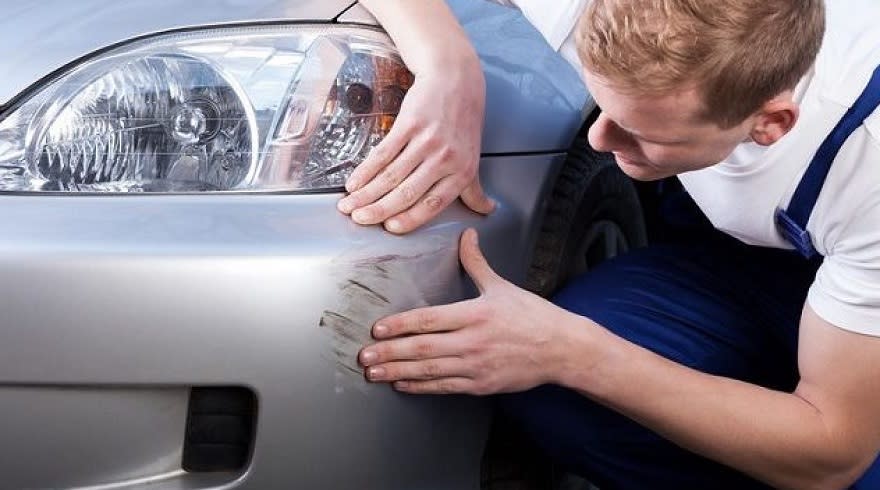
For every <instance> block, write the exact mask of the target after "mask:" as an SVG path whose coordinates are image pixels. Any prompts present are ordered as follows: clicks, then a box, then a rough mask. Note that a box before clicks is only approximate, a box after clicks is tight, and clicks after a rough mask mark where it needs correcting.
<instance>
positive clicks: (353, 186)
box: [345, 179, 361, 192]
mask: <svg viewBox="0 0 880 490" xmlns="http://www.w3.org/2000/svg"><path fill="white" fill-rule="evenodd" d="M360 187H361V184H360V182H358V181H356V180H354V179H349V180H348V182H346V183H345V190H347V191H348V192H354V191H356V190H358V189H360Z"/></svg>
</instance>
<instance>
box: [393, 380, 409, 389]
mask: <svg viewBox="0 0 880 490" xmlns="http://www.w3.org/2000/svg"><path fill="white" fill-rule="evenodd" d="M407 386H409V385H408V384H407V382H406V381H398V382H396V383H394V389H395V390H405V389H406V387H407Z"/></svg>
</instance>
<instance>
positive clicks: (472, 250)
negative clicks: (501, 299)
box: [458, 228, 502, 293]
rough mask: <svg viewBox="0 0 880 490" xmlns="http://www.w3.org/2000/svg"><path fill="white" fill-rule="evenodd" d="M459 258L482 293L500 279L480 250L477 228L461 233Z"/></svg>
mask: <svg viewBox="0 0 880 490" xmlns="http://www.w3.org/2000/svg"><path fill="white" fill-rule="evenodd" d="M458 255H459V258H460V259H461V265H462V266H464V270H465V271H466V272H467V273H468V275H469V276H470V277H471V279H472V280H473V281H474V284H475V285H476V286H477V289H478V290H479V291H480V293H483V292H484V291H485V290H486V289H487V288H488V287H489V286H491V285H492V284H494V283H497V282H498V281H501V280H502V279H501V277H500V276H498V274H496V273H495V271H493V270H492V267H490V266H489V262H488V261H486V257H484V256H483V252H481V251H480V245H479V243H478V239H477V230H474V229H473V228H468V229H467V230H465V231H464V233H462V234H461V240H460V241H459V252H458Z"/></svg>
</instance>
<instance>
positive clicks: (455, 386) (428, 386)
mask: <svg viewBox="0 0 880 490" xmlns="http://www.w3.org/2000/svg"><path fill="white" fill-rule="evenodd" d="M393 386H394V389H395V390H397V391H402V392H404V393H410V394H413V395H452V394H468V395H484V394H486V392H485V391H484V390H481V389H480V386H479V384H478V383H477V382H476V381H474V380H472V379H469V378H443V379H434V380H430V381H397V382H395V383H394V385H393Z"/></svg>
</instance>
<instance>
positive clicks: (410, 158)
mask: <svg viewBox="0 0 880 490" xmlns="http://www.w3.org/2000/svg"><path fill="white" fill-rule="evenodd" d="M362 3H363V4H364V6H366V7H367V8H368V9H370V11H371V12H373V14H374V15H376V17H377V18H378V19H379V21H380V22H381V23H382V25H383V26H384V27H385V29H386V30H387V31H388V32H389V34H390V35H391V36H392V38H393V39H394V41H395V42H396V43H397V45H398V47H399V48H400V52H401V56H402V57H403V60H404V62H405V63H406V65H407V66H408V67H409V68H410V70H412V71H413V73H414V75H415V81H414V83H413V86H412V88H410V90H409V92H408V93H407V95H406V97H405V98H404V100H403V104H402V105H401V108H400V114H399V115H398V117H397V120H396V121H395V123H394V126H393V127H392V129H391V131H390V132H389V133H388V135H387V136H386V137H385V139H384V140H383V141H382V142H381V143H380V144H379V145H378V146H377V147H376V148H374V149H373V151H372V152H371V153H370V155H369V156H368V157H367V159H366V160H365V161H364V162H363V163H362V164H360V165H359V166H358V167H357V168H356V169H355V171H354V172H353V173H352V175H351V177H349V180H348V182H347V184H346V190H348V191H349V193H350V194H349V195H348V196H346V197H345V198H343V199H342V200H340V202H339V205H338V207H339V210H340V211H341V212H343V213H345V214H350V215H351V217H352V219H353V220H354V221H355V222H356V223H359V224H362V225H374V224H379V223H383V224H384V226H385V228H386V229H387V230H388V231H390V232H392V233H398V234H402V233H408V232H410V231H412V230H415V229H416V228H418V227H420V226H422V225H423V224H425V223H427V222H428V221H430V220H431V219H432V218H434V217H435V216H437V214H439V213H440V212H441V211H442V210H443V209H445V208H446V207H447V206H449V204H451V203H452V202H453V201H454V200H455V199H456V198H458V197H459V196H461V199H462V201H463V202H464V203H465V205H467V206H468V207H469V208H471V209H472V210H474V211H476V212H478V213H482V214H488V213H490V212H491V211H492V210H493V209H494V207H495V204H494V202H492V200H490V199H489V198H488V197H486V195H485V193H484V192H483V188H482V186H481V185H480V180H479V175H478V165H479V159H480V140H481V133H482V128H483V116H484V112H485V103H486V102H485V99H486V82H485V79H484V77H483V71H482V68H481V66H480V62H479V58H478V57H477V55H476V52H475V51H474V49H473V47H472V46H471V45H470V42H469V41H468V39H467V37H466V36H465V35H464V31H463V30H462V29H461V27H460V26H459V25H458V23H457V21H456V20H455V18H454V17H453V16H452V13H451V12H450V11H449V9H448V7H447V6H446V5H445V3H444V2H442V0H422V1H419V2H410V1H409V0H402V1H400V2H395V1H389V0H375V1H362ZM398 4H399V5H398ZM433 30H436V31H438V32H431V31H433ZM441 39H442V43H441V41H440V40H441Z"/></svg>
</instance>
